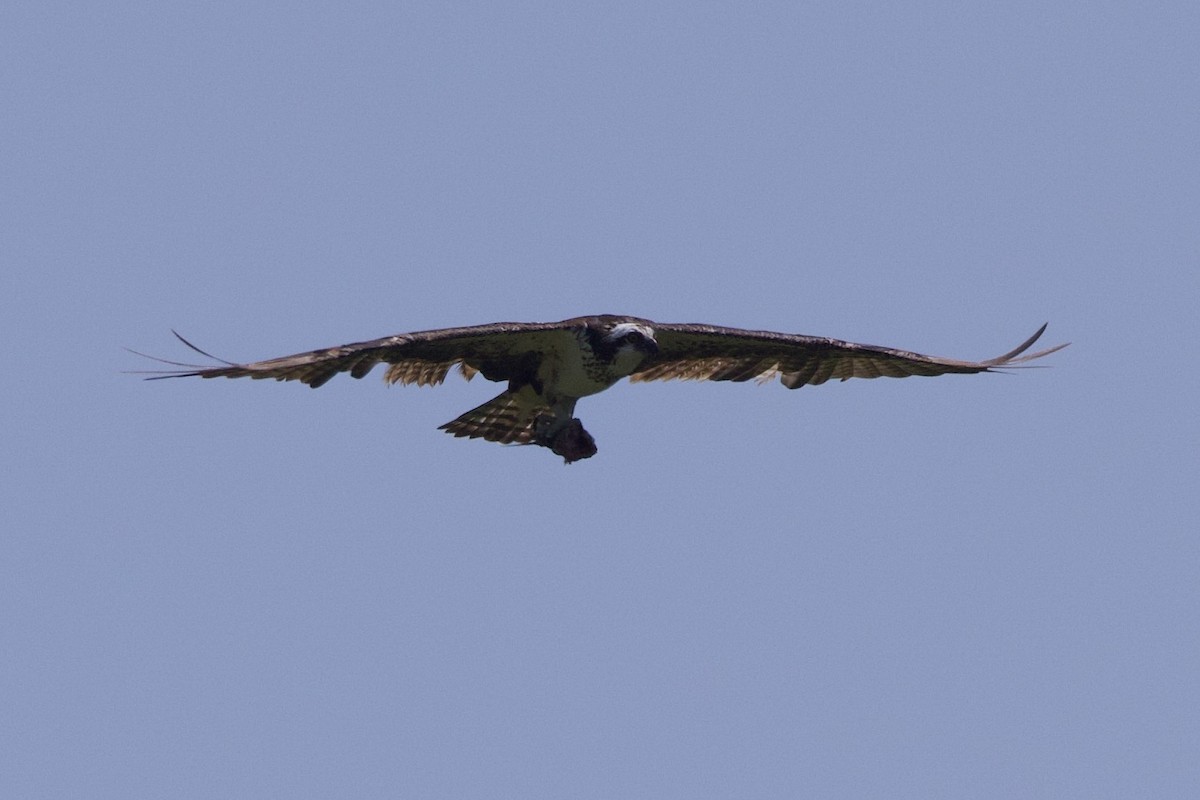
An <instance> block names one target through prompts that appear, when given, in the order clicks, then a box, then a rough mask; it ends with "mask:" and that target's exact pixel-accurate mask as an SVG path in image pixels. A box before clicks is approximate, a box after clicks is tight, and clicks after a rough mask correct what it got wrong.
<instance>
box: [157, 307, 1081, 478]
mask: <svg viewBox="0 0 1200 800" xmlns="http://www.w3.org/2000/svg"><path fill="white" fill-rule="evenodd" d="M1045 330H1046V326H1045V325H1042V327H1040V328H1038V330H1037V332H1036V333H1034V334H1033V335H1032V336H1030V337H1029V338H1028V339H1026V340H1025V341H1024V342H1022V343H1021V345H1020V346H1018V347H1016V348H1014V349H1013V350H1011V351H1009V352H1007V353H1005V354H1004V355H1002V356H997V357H996V358H991V359H988V360H986V361H959V360H956V359H950V358H937V357H934V356H926V355H921V354H920V353H911V352H908V351H905V350H896V349H893V348H890V347H877V346H874V345H867V344H854V343H853V342H844V341H840V340H838V339H826V338H822V337H817V336H802V335H799V334H791V333H774V332H772V331H754V330H744V329H741V328H723V327H719V326H716V325H699V324H691V323H687V324H678V323H660V322H652V321H650V320H648V319H639V318H638V317H625V316H615V315H612V314H602V315H599V316H592V317H576V318H574V319H568V320H563V321H562V322H497V323H493V324H491V325H475V326H470V327H465V328H444V329H441V330H433V331H419V332H416V333H402V334H398V335H396V336H387V337H384V338H382V339H374V340H372V341H368V342H356V343H353V344H344V345H340V346H338V347H329V348H326V349H324V350H312V351H310V352H307V353H297V354H296V355H290V356H282V357H280V358H272V359H268V360H266V361H255V362H251V363H248V364H235V363H233V362H231V361H225V360H224V359H220V358H217V357H215V356H213V355H211V354H209V353H206V352H205V351H203V350H201V349H200V348H199V347H196V346H195V345H194V344H192V343H191V342H189V341H188V340H187V339H185V338H183V337H182V336H180V335H179V334H178V333H175V336H176V337H178V339H179V340H180V341H181V342H183V343H184V344H185V345H187V346H188V347H190V348H191V349H192V350H194V351H196V352H197V353H199V354H201V355H203V356H205V357H207V358H211V359H213V360H214V361H218V362H220V366H211V367H205V366H199V365H194V364H183V363H180V362H176V361H168V360H166V359H161V358H155V357H154V356H146V357H147V358H153V359H154V360H156V361H159V362H162V363H164V364H169V365H171V366H172V367H175V369H169V370H153V371H147V370H143V371H142V372H152V374H151V375H150V378H149V379H150V380H155V379H161V378H187V377H200V378H254V379H262V378H273V379H275V380H277V381H300V382H301V383H304V384H307V385H308V386H311V387H312V388H314V389H315V388H317V387H318V386H321V385H323V384H324V383H325V382H326V381H328V380H329V379H330V378H332V377H333V376H334V375H336V374H338V373H339V372H349V373H350V376H351V377H353V378H361V377H363V376H364V375H366V374H367V373H368V372H370V371H371V370H372V369H373V368H374V367H375V365H377V364H381V363H382V364H387V365H388V366H387V372H385V373H384V380H385V381H387V382H388V383H401V384H410V383H415V384H417V385H418V386H431V385H436V384H439V383H441V382H442V381H443V380H445V378H446V375H447V374H448V373H449V371H450V369H451V368H452V367H458V369H459V371H460V372H461V373H462V376H463V377H464V378H466V379H467V380H470V379H471V378H473V377H474V376H475V375H477V374H478V375H483V377H484V378H486V379H488V380H490V381H500V382H507V384H508V388H506V389H505V390H504V391H503V392H501V393H500V394H499V395H497V396H496V397H494V398H492V399H491V400H489V401H487V402H486V403H484V404H483V405H481V406H478V407H477V408H473V409H471V410H470V411H468V412H466V413H465V414H462V415H461V416H459V417H457V418H456V419H453V420H451V421H450V422H447V423H446V424H445V425H442V426H441V430H444V431H446V432H447V433H450V434H452V435H454V436H465V437H471V438H482V439H486V440H488V441H492V442H501V443H504V444H536V445H540V446H542V447H546V448H549V449H550V450H552V451H553V452H554V453H556V454H558V455H559V456H562V458H563V460H564V461H565V462H566V463H568V464H569V463H571V462H573V461H578V460H580V459H583V458H590V457H591V456H593V455H595V454H596V444H595V441H594V440H593V438H592V436H591V434H589V433H588V432H587V431H586V430H584V428H583V424H582V423H581V422H580V421H579V420H578V419H577V418H576V417H575V416H574V415H575V403H576V402H577V401H578V400H579V399H580V398H582V397H587V396H589V395H593V394H596V393H598V392H602V391H604V390H605V389H607V388H609V387H610V386H612V385H613V384H615V383H617V382H618V381H619V380H621V379H622V378H629V380H630V381H631V382H639V381H653V380H672V379H676V378H677V379H681V380H710V381H735V382H741V381H747V380H750V379H752V378H753V379H755V380H756V381H758V382H759V383H765V382H767V381H769V380H771V379H773V378H775V377H776V376H778V377H779V382H780V383H782V384H783V385H784V386H786V387H787V388H789V389H799V388H800V387H801V386H805V385H809V384H811V385H814V386H815V385H818V384H822V383H825V382H826V381H828V380H830V379H833V378H836V379H838V380H843V381H844V380H849V379H850V378H879V377H888V378H904V377H908V376H909V375H945V374H948V373H960V374H973V373H977V372H995V371H997V370H1001V369H1003V368H1006V367H1020V366H1024V365H1026V364H1027V363H1028V362H1030V361H1033V360H1034V359H1038V358H1041V357H1043V356H1046V355H1049V354H1050V353H1053V352H1055V351H1057V350H1061V349H1062V348H1064V347H1066V346H1067V345H1066V344H1060V345H1057V346H1055V347H1051V348H1048V349H1045V350H1040V351H1037V352H1033V353H1027V352H1026V351H1027V350H1029V348H1030V347H1032V346H1033V344H1034V342H1036V341H1037V340H1038V339H1039V338H1040V337H1041V335H1042V333H1043V332H1044V331H1045ZM173 333H174V332H173ZM135 352H136V351H135ZM137 355H144V354H142V353H137Z"/></svg>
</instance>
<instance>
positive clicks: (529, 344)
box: [138, 320, 574, 389]
mask: <svg viewBox="0 0 1200 800" xmlns="http://www.w3.org/2000/svg"><path fill="white" fill-rule="evenodd" d="M573 322H574V321H573V320H567V321H565V322H547V323H521V322H498V323H495V324H491V325H476V326H472V327H466V328H445V329H442V330H435V331H418V332H417V333H402V334H399V335H396V336H387V337H384V338H382V339H374V340H372V341H369V342H355V343H353V344H344V345H340V346H338V347H329V348H326V349H324V350H311V351H309V352H307V353H296V354H295V355H290V356H283V357H281V358H272V359H269V360H267V361H255V362H251V363H248V364H235V363H233V362H230V361H224V359H220V358H217V357H216V356H213V355H211V354H209V353H206V352H204V351H203V350H201V349H200V348H199V347H196V346H195V345H194V344H192V343H191V342H189V341H188V340H187V339H184V338H183V337H182V336H180V335H179V334H178V333H175V336H177V337H178V338H179V340H180V341H181V342H183V343H184V344H185V345H187V346H188V347H190V348H191V349H192V350H195V351H196V352H197V353H200V354H201V355H203V356H206V357H208V358H212V359H214V360H215V361H221V362H222V364H223V365H224V366H216V367H202V366H197V365H194V364H181V363H178V362H175V361H167V360H165V359H161V358H155V357H154V356H146V357H147V358H154V360H156V361H160V362H162V363H166V364H171V365H173V366H175V367H179V369H171V370H158V371H154V372H153V373H152V374H151V375H150V378H151V379H159V378H187V377H200V378H255V379H262V378H274V379H275V380H277V381H300V382H301V383H305V384H308V385H309V386H311V387H312V388H314V389H315V388H317V387H318V386H321V385H323V384H324V383H325V382H326V381H328V380H329V379H330V378H332V377H333V376H334V375H336V374H338V373H339V372H349V373H350V375H351V377H354V378H361V377H363V376H364V375H366V374H367V373H368V372H370V371H371V370H372V369H373V368H374V367H375V365H376V364H380V363H384V364H390V365H391V366H390V367H389V368H388V371H387V374H386V375H385V376H384V377H385V380H387V382H388V383H404V384H409V383H415V384H417V385H419V386H427V385H431V384H438V383H441V382H442V381H443V380H445V378H446V374H447V373H448V372H449V371H450V368H451V367H453V366H456V365H457V366H458V367H459V368H460V369H461V371H462V374H463V377H465V378H466V379H467V380H470V379H471V378H472V377H474V375H475V374H476V373H482V374H483V376H484V377H485V378H487V379H488V380H493V381H504V380H510V379H512V378H514V377H521V376H523V375H526V374H529V373H530V372H531V371H534V370H536V366H537V361H538V360H539V359H540V356H541V354H542V353H544V352H546V351H547V350H548V349H550V348H553V347H555V345H556V343H557V340H558V339H560V338H561V337H564V336H573V334H572V333H571V329H572V323H573ZM172 332H173V333H174V331H172ZM138 355H145V354H144V353H138Z"/></svg>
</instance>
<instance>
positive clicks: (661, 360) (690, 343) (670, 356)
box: [629, 324, 1066, 389]
mask: <svg viewBox="0 0 1200 800" xmlns="http://www.w3.org/2000/svg"><path fill="white" fill-rule="evenodd" d="M654 330H655V338H656V339H657V340H658V346H659V356H658V358H656V359H654V360H653V361H652V362H649V363H647V364H645V365H643V366H642V367H641V368H640V369H638V370H637V371H636V372H635V373H634V374H633V375H631V376H630V378H629V379H630V381H651V380H672V379H680V380H711V381H746V380H750V379H752V378H753V379H757V380H759V381H760V382H762V381H768V380H770V379H771V378H773V377H775V376H776V375H779V376H780V382H781V383H782V384H783V385H784V386H786V387H788V388H789V389H798V388H799V387H801V386H805V385H809V384H811V385H817V384H821V383H825V382H826V381H828V380H831V379H835V378H836V379H838V380H843V381H844V380H849V379H850V378H879V377H891V378H904V377H908V376H910V375H945V374H948V373H968V374H969V373H976V372H989V371H993V370H995V369H996V368H1002V367H1007V366H1016V365H1020V364H1023V363H1024V362H1028V361H1031V360H1033V359H1035V358H1041V357H1042V356H1045V355H1049V354H1050V353H1053V352H1055V351H1056V350H1061V349H1062V348H1063V347H1066V345H1065V344H1063V345H1058V346H1057V347H1052V348H1049V349H1047V350H1042V351H1039V352H1036V353H1032V354H1029V355H1021V354H1022V353H1024V352H1025V351H1026V350H1028V349H1029V347H1030V346H1031V345H1033V343H1034V342H1036V341H1037V340H1038V338H1039V337H1040V336H1041V335H1042V333H1043V331H1045V330H1046V326H1045V325H1043V326H1042V327H1041V328H1039V329H1038V330H1037V332H1036V333H1034V334H1033V336H1031V337H1029V339H1027V340H1026V341H1025V342H1023V343H1022V344H1021V345H1020V346H1018V347H1016V348H1015V349H1013V350H1012V351H1010V352H1008V353H1005V354H1004V355H1002V356H998V357H996V358H993V359H989V360H987V361H960V360H957V359H949V358H938V357H935V356H926V355H922V354H920V353H912V352H909V351H906V350H896V349H893V348H889V347H877V346H875V345H866V344H855V343H853V342H844V341H841V340H839V339H826V338H821V337H816V336H802V335H799V334H787V333H775V332H772V331H753V330H743V329H740V328H723V327H719V326H715V325H694V324H656V325H655V326H654Z"/></svg>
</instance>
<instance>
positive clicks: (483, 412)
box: [438, 386, 551, 444]
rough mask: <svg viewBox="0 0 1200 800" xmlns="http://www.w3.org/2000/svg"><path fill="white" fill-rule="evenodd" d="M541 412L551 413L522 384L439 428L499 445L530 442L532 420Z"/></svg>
mask: <svg viewBox="0 0 1200 800" xmlns="http://www.w3.org/2000/svg"><path fill="white" fill-rule="evenodd" d="M544 413H546V414H548V413H551V410H550V407H549V406H547V405H546V404H545V402H544V401H543V400H542V398H540V397H539V396H538V395H537V393H536V392H534V391H533V389H532V388H530V387H528V386H525V387H522V388H521V389H520V390H519V391H517V392H513V391H507V392H504V393H503V394H500V395H497V396H496V397H493V398H492V399H491V400H488V401H487V402H486V403H484V404H483V405H481V406H478V407H477V408H473V409H471V410H470V411H468V412H467V413H465V414H463V415H461V416H459V417H458V418H457V419H454V420H451V421H450V422H447V423H446V424H445V425H442V426H441V427H440V428H438V430H443V431H445V432H446V433H449V434H452V435H454V436H465V437H469V438H472V439H476V438H481V439H487V440H488V441H489V442H500V443H502V444H530V443H532V442H533V421H534V419H536V418H537V416H538V415H539V414H544Z"/></svg>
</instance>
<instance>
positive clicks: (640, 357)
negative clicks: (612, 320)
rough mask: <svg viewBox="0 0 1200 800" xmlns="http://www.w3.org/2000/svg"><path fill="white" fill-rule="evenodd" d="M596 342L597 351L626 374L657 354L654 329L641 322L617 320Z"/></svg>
mask: <svg viewBox="0 0 1200 800" xmlns="http://www.w3.org/2000/svg"><path fill="white" fill-rule="evenodd" d="M598 344H599V347H597V348H596V349H597V352H598V353H599V354H600V355H601V356H602V357H604V358H606V359H607V360H608V361H609V363H611V364H612V365H613V367H614V368H615V369H616V370H617V371H618V372H620V373H623V374H626V375H628V374H629V373H631V372H633V371H634V370H635V369H637V368H638V366H639V365H640V364H641V363H642V362H643V361H645V360H646V359H647V358H653V357H654V356H656V355H658V342H657V341H655V339H654V329H653V328H651V327H650V326H649V325H646V324H645V323H642V322H618V323H617V324H615V325H613V326H612V327H611V328H609V329H608V330H607V331H605V332H604V334H603V335H602V336H601V339H600V342H599V343H598Z"/></svg>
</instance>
